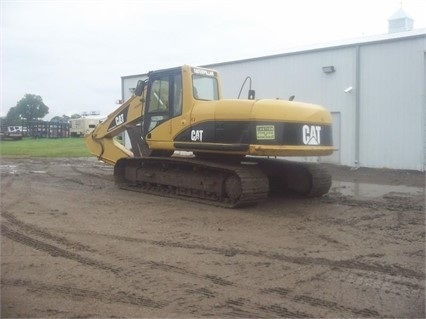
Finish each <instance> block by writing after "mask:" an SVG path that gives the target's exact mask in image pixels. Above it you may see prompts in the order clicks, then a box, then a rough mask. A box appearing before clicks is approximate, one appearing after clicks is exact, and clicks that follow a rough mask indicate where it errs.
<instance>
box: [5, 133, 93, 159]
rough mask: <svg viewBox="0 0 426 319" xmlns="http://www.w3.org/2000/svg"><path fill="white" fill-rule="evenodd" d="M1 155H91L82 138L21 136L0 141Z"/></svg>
mask: <svg viewBox="0 0 426 319" xmlns="http://www.w3.org/2000/svg"><path fill="white" fill-rule="evenodd" d="M0 155H1V156H2V157H88V156H91V154H90V152H89V150H88V149H87V147H86V144H85V143H84V138H78V137H75V138H73V137H66V138H40V139H35V138H31V137H27V138H23V139H22V140H18V141H6V140H3V141H0Z"/></svg>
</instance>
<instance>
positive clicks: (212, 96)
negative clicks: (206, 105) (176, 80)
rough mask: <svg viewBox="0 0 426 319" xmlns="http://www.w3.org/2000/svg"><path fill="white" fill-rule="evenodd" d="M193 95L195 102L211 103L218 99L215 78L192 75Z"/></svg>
mask: <svg viewBox="0 0 426 319" xmlns="http://www.w3.org/2000/svg"><path fill="white" fill-rule="evenodd" d="M192 87H193V95H194V98H195V99H197V100H204V101H213V100H218V99H219V93H218V88H217V87H218V85H217V80H216V78H213V77H207V76H202V75H198V74H194V75H193V76H192Z"/></svg>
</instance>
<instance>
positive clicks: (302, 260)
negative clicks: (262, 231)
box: [97, 234, 425, 280]
mask: <svg viewBox="0 0 426 319" xmlns="http://www.w3.org/2000/svg"><path fill="white" fill-rule="evenodd" d="M97 235H100V236H103V237H108V238H113V239H117V240H123V241H127V242H136V243H143V244H149V245H156V246H161V247H172V248H185V249H199V250H205V251H212V252H215V253H218V254H222V255H225V256H229V257H232V256H235V255H237V254H241V255H247V256H253V257H261V258H267V259H272V260H279V261H284V262H288V263H293V264H298V265H321V266H326V267H329V268H344V269H353V270H363V271H370V272H378V273H383V274H387V275H392V276H403V277H407V278H416V279H422V280H423V279H425V274H424V273H423V272H418V271H415V270H411V269H407V268H404V267H401V266H399V265H391V264H380V263H377V262H371V263H367V262H363V261H359V260H357V259H358V258H353V259H347V260H331V259H326V258H318V257H306V256H288V255H284V254H280V253H269V252H265V251H261V250H259V251H249V250H242V249H239V248H223V247H212V246H206V245H203V244H188V243H181V242H172V241H165V240H162V241H157V240H151V239H142V238H133V237H126V236H117V235H105V234H97ZM230 250H232V254H230Z"/></svg>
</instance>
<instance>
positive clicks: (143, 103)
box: [85, 65, 334, 208]
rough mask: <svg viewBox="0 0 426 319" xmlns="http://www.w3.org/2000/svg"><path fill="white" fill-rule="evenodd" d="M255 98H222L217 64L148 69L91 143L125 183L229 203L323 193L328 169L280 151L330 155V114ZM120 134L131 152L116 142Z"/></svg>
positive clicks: (303, 105)
mask: <svg viewBox="0 0 426 319" xmlns="http://www.w3.org/2000/svg"><path fill="white" fill-rule="evenodd" d="M254 95H255V92H254V91H253V90H250V91H249V98H248V99H246V100H242V99H222V98H221V86H220V78H219V75H218V73H217V72H216V71H215V70H211V69H206V68H201V67H193V66H189V65H184V66H181V67H177V68H171V69H165V70H158V71H151V72H149V73H148V78H147V79H146V80H145V81H139V82H138V83H137V86H136V88H135V91H134V94H133V96H132V97H131V98H130V99H128V100H127V101H126V102H124V103H123V104H122V105H121V106H120V107H118V108H117V109H116V110H115V111H114V112H112V113H111V114H110V115H109V116H108V117H107V119H106V120H105V121H103V122H102V123H100V124H98V125H97V126H96V128H95V129H94V130H93V131H92V132H91V133H89V134H86V135H85V142H86V145H87V147H88V149H89V150H90V152H91V153H92V154H94V155H96V156H97V157H98V158H99V159H100V160H102V161H104V162H106V163H109V164H112V165H114V179H115V183H116V184H117V185H118V186H119V187H120V188H123V189H128V190H134V191H140V192H144V193H149V194H155V195H161V196H167V197H175V198H181V199H186V200H191V201H197V202H202V203H208V204H213V205H216V206H222V207H229V208H234V207H241V206H248V205H253V204H256V203H258V202H260V201H263V200H265V199H266V198H267V197H268V194H269V193H271V192H284V191H291V192H296V193H298V194H301V195H304V196H311V197H312V196H322V195H324V194H326V193H327V192H328V191H329V189H330V186H331V176H330V174H329V173H328V171H327V170H326V169H325V168H323V167H322V166H321V165H320V164H318V163H302V162H296V161H289V160H284V159H283V157H291V156H303V157H312V156H327V155H330V154H332V152H333V151H334V148H333V143H332V121H331V114H330V112H329V111H327V110H326V109H325V108H323V107H321V106H318V105H314V104H308V103H301V102H296V101H287V100H277V99H257V100H255V99H254ZM124 131H127V133H128V137H129V140H130V144H131V148H130V149H127V148H126V147H124V145H123V144H122V143H121V142H120V141H119V140H118V139H117V136H118V135H120V133H122V132H124Z"/></svg>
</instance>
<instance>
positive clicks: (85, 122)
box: [69, 117, 102, 137]
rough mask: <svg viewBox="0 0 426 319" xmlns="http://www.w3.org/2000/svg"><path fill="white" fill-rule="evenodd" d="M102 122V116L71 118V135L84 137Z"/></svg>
mask: <svg viewBox="0 0 426 319" xmlns="http://www.w3.org/2000/svg"><path fill="white" fill-rule="evenodd" d="M101 122H102V118H101V117H81V118H78V119H70V120H69V123H70V135H71V137H82V136H84V135H85V134H87V133H90V132H91V131H93V130H94V128H95V127H96V125H98V124H99V123H101Z"/></svg>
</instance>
